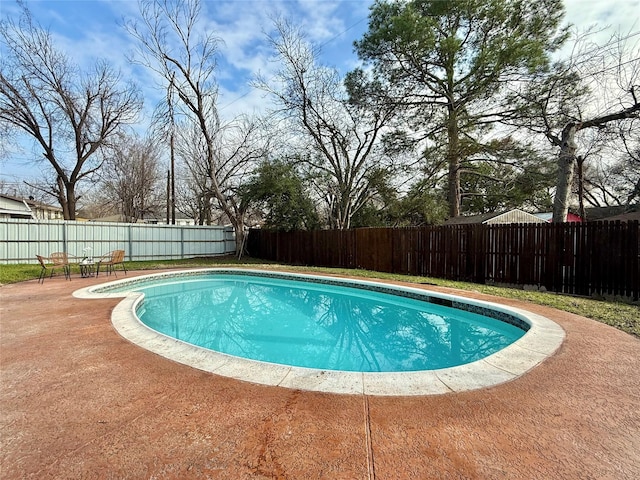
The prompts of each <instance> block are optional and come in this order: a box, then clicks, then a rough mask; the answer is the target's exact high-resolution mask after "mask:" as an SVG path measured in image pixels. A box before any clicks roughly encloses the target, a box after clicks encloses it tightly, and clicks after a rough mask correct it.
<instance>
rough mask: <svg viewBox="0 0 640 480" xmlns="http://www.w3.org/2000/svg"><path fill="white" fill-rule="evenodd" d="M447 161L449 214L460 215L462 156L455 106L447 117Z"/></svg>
mask: <svg viewBox="0 0 640 480" xmlns="http://www.w3.org/2000/svg"><path fill="white" fill-rule="evenodd" d="M447 137H448V144H447V163H448V164H449V177H448V178H449V192H448V195H447V196H448V202H449V216H450V217H457V216H458V215H460V157H459V151H458V143H459V142H458V140H459V139H458V122H457V117H456V112H455V110H454V108H453V107H450V108H449V118H448V119H447Z"/></svg>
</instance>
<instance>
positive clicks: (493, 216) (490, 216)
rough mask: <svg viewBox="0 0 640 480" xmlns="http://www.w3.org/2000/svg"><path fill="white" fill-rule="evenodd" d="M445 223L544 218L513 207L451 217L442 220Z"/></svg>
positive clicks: (538, 221)
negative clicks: (500, 210) (506, 209)
mask: <svg viewBox="0 0 640 480" xmlns="http://www.w3.org/2000/svg"><path fill="white" fill-rule="evenodd" d="M444 223H445V225H469V224H479V223H480V224H506V223H545V220H543V219H541V218H538V217H536V216H535V215H532V214H531V213H527V212H525V211H523V210H519V209H517V208H514V209H512V210H508V211H506V212H492V213H484V214H482V215H469V216H463V215H461V216H459V217H453V218H450V219H449V220H447V221H446V222H444Z"/></svg>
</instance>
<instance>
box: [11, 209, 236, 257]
mask: <svg viewBox="0 0 640 480" xmlns="http://www.w3.org/2000/svg"><path fill="white" fill-rule="evenodd" d="M85 249H90V250H85ZM112 250H124V251H125V255H126V256H125V259H126V260H127V261H133V260H171V259H182V258H192V257H212V256H216V255H224V254H228V253H233V252H234V251H235V240H234V233H233V229H232V228H230V227H214V226H182V225H181V226H178V225H148V224H136V223H133V224H129V223H107V222H75V221H60V220H58V221H56V220H31V219H27V220H23V219H13V218H9V219H7V218H0V264H3V263H4V264H13V263H37V260H36V255H42V256H45V257H46V256H49V255H50V254H51V253H53V252H67V253H68V254H69V255H70V256H75V257H80V258H82V257H84V256H86V253H87V252H91V254H92V256H93V257H94V258H97V257H99V256H101V255H103V254H105V253H107V252H110V251H112Z"/></svg>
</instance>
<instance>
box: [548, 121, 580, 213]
mask: <svg viewBox="0 0 640 480" xmlns="http://www.w3.org/2000/svg"><path fill="white" fill-rule="evenodd" d="M575 136H576V124H575V123H569V124H568V125H567V126H566V127H564V128H563V129H562V140H561V145H560V155H559V157H558V181H557V187H556V197H555V199H554V201H553V222H554V223H560V222H566V221H567V213H568V212H569V201H570V199H571V185H572V184H573V175H574V171H575V163H576V149H577V146H576V141H575Z"/></svg>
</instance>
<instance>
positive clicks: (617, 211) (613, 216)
mask: <svg viewBox="0 0 640 480" xmlns="http://www.w3.org/2000/svg"><path fill="white" fill-rule="evenodd" d="M635 212H640V204H633V205H615V206H612V207H611V206H610V207H591V208H586V209H585V217H586V220H587V221H588V222H596V221H598V220H621V219H622V218H617V217H620V216H624V215H627V214H631V213H635Z"/></svg>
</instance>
